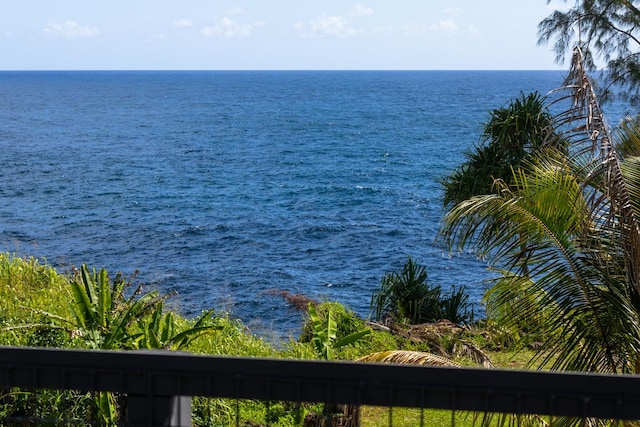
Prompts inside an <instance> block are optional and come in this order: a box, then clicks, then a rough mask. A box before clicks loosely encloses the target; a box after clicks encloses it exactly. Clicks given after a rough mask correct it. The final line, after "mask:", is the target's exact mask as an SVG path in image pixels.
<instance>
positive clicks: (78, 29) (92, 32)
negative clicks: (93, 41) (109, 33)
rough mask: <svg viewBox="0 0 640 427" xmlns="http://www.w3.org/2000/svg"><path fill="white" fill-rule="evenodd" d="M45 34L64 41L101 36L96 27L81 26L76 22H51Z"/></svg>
mask: <svg viewBox="0 0 640 427" xmlns="http://www.w3.org/2000/svg"><path fill="white" fill-rule="evenodd" d="M44 32H45V34H47V35H48V36H50V37H54V38H62V39H79V38H86V37H93V36H97V35H98V34H100V31H98V29H97V28H96V27H91V26H89V25H81V24H78V23H77V22H75V21H65V22H49V23H48V24H47V26H46V27H45V29H44Z"/></svg>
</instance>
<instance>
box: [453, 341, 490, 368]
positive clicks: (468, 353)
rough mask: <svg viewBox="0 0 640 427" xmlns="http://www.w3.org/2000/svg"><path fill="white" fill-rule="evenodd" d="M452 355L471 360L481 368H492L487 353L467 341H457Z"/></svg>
mask: <svg viewBox="0 0 640 427" xmlns="http://www.w3.org/2000/svg"><path fill="white" fill-rule="evenodd" d="M453 353H454V354H455V355H456V356H465V357H468V358H470V359H471V360H473V361H474V362H475V363H477V364H478V365H481V366H482V367H483V368H489V369H491V368H494V365H493V362H492V361H491V358H490V357H489V355H488V354H487V353H485V352H484V351H482V350H481V349H480V347H478V346H477V345H475V344H473V343H472V342H469V341H459V342H457V343H456V344H455V345H454V346H453Z"/></svg>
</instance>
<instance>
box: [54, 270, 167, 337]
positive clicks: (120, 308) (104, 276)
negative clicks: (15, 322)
mask: <svg viewBox="0 0 640 427" xmlns="http://www.w3.org/2000/svg"><path fill="white" fill-rule="evenodd" d="M131 286H132V282H131V280H126V279H125V278H124V277H123V276H122V274H120V273H118V274H117V275H116V277H115V278H114V279H113V280H111V278H110V277H109V275H108V273H107V271H106V270H105V269H104V268H102V269H100V271H96V269H95V268H94V269H93V270H92V271H90V270H89V268H88V267H87V266H86V265H84V264H83V265H82V266H81V268H80V271H79V272H76V274H75V275H74V278H73V280H72V281H71V283H70V289H71V297H72V302H71V311H72V314H73V317H72V318H71V319H64V318H61V317H59V316H52V318H53V319H54V320H59V321H60V322H61V323H62V324H63V325H64V324H66V325H68V326H69V327H71V328H72V332H73V333H74V334H75V335H77V336H78V338H79V339H80V340H82V341H83V342H84V344H85V345H86V346H87V347H88V348H95V349H97V348H100V349H134V348H137V340H138V337H139V336H140V331H138V330H137V329H136V328H135V325H136V323H137V322H140V321H142V319H144V317H146V316H147V315H149V314H150V313H151V312H152V310H154V309H155V308H157V307H158V305H160V303H161V302H162V300H163V299H164V298H166V297H161V296H160V295H159V293H158V292H157V291H151V292H148V293H145V294H142V293H141V290H142V289H141V287H138V288H137V289H136V290H135V291H134V292H132V293H131V295H130V296H128V297H127V296H126V294H127V291H128V290H129V288H130V287H131Z"/></svg>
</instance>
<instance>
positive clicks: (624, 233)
mask: <svg viewBox="0 0 640 427" xmlns="http://www.w3.org/2000/svg"><path fill="white" fill-rule="evenodd" d="M560 93H563V94H564V96H561V97H560V98H559V99H558V101H567V100H569V101H570V107H569V108H568V109H566V110H565V111H564V112H563V113H560V114H559V115H557V116H556V121H557V126H558V128H561V129H564V134H563V135H564V137H565V138H566V139H567V141H568V142H569V150H570V154H569V155H570V156H571V157H572V158H573V159H575V160H577V164H580V165H581V169H582V170H581V171H580V172H581V173H582V174H583V175H584V186H585V189H586V190H587V192H588V193H589V201H590V205H591V209H592V212H594V213H595V212H598V215H597V216H596V217H597V218H598V219H599V221H597V222H595V223H594V225H595V227H597V228H598V229H600V230H605V231H606V232H607V234H608V235H610V236H616V238H617V240H618V241H617V242H612V243H613V245H612V246H614V247H616V246H617V247H618V248H620V249H621V250H622V251H623V252H624V256H623V259H624V260H625V266H624V268H625V276H626V279H627V283H628V284H629V287H630V291H632V292H640V226H639V222H638V217H637V214H636V212H635V211H634V209H633V205H632V198H631V195H630V190H629V188H628V187H627V181H625V179H624V177H623V174H622V170H621V166H620V158H619V154H618V152H617V150H616V147H615V145H614V143H613V138H612V134H611V130H610V127H609V125H608V124H607V122H606V120H605V117H604V114H603V112H602V110H601V109H600V106H599V103H598V99H597V97H596V94H595V90H594V88H593V85H592V83H591V80H590V78H589V76H588V74H587V71H586V69H585V66H584V62H583V57H582V51H581V50H580V48H578V47H576V48H575V49H574V52H573V61H572V65H571V69H570V71H569V74H568V77H567V79H566V80H565V84H564V87H563V88H562V89H561V90H560ZM612 231H613V233H612Z"/></svg>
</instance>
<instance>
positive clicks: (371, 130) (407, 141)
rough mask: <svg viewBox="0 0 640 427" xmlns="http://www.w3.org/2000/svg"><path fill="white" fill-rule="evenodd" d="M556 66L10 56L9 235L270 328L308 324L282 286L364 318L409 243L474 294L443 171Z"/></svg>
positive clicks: (3, 151) (58, 262) (4, 225)
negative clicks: (66, 64) (129, 66)
mask: <svg viewBox="0 0 640 427" xmlns="http://www.w3.org/2000/svg"><path fill="white" fill-rule="evenodd" d="M563 77H564V74H563V73H562V72H560V71H531V72H528V71H426V72H373V71H372V72H362V71H358V72H346V71H345V72H310V71H305V72H302V71H300V72H259V71H252V72H0V178H1V182H2V185H0V250H1V251H8V252H17V253H18V254H20V255H32V256H35V257H38V258H43V259H45V260H46V261H47V262H49V263H51V264H53V265H54V266H57V267H59V268H61V269H63V270H64V269H65V268H68V267H69V266H70V265H71V264H74V265H79V264H81V263H86V264H89V265H91V266H97V267H105V268H107V270H109V271H110V272H113V273H115V272H116V271H122V272H124V273H125V274H131V273H132V272H134V271H135V270H136V269H138V270H140V273H139V275H138V276H137V279H138V281H141V282H144V283H148V284H149V287H151V288H158V289H160V290H162V291H170V290H175V291H177V292H178V296H177V297H176V298H174V304H175V305H176V306H177V308H178V309H179V310H180V311H181V312H182V313H184V314H186V315H189V316H190V315H195V314H197V313H199V312H200V311H201V310H203V309H206V308H210V307H214V308H216V309H217V310H218V311H230V312H231V313H232V314H233V315H235V316H238V317H240V318H241V319H242V320H243V321H244V322H246V323H247V324H248V325H249V326H250V327H251V328H253V329H254V330H255V331H257V332H258V333H265V331H269V330H275V331H277V332H276V334H279V335H288V334H291V335H293V336H296V335H297V333H298V332H299V329H298V328H299V325H300V320H301V318H302V315H301V314H300V313H297V312H295V311H292V310H291V309H290V308H288V306H287V304H286V302H285V301H284V300H282V299H281V298H279V297H277V296H273V295H271V293H270V291H272V290H286V291H289V292H292V293H297V292H299V293H302V294H305V295H307V296H310V297H313V298H318V299H328V300H336V301H340V302H342V303H344V304H346V305H347V306H349V307H351V308H352V309H353V310H355V311H356V312H357V313H359V314H361V315H362V316H367V315H368V314H369V303H370V299H371V295H372V293H373V292H374V290H375V289H376V288H377V286H378V285H379V283H380V279H381V278H382V276H383V274H384V273H385V272H388V271H392V270H398V269H400V268H401V267H402V265H403V264H404V262H405V261H406V259H407V256H409V255H410V256H412V257H413V258H414V259H416V260H417V261H418V262H420V263H422V264H424V265H426V267H427V272H428V274H429V280H430V283H432V284H439V285H441V286H443V288H444V289H445V290H448V289H449V288H450V287H451V285H456V286H461V285H464V286H465V287H466V289H467V291H468V292H469V293H470V295H471V299H472V300H473V302H474V303H475V304H479V302H480V300H481V297H482V293H483V291H484V289H485V285H484V284H483V280H485V279H486V278H488V277H489V273H488V272H487V270H486V265H485V263H483V262H482V261H479V260H477V259H475V257H474V256H473V255H472V254H460V255H454V256H451V255H450V254H449V253H448V252H447V250H446V249H444V248H442V247H441V246H439V245H437V244H434V238H435V237H436V233H437V230H438V227H439V221H440V218H441V216H442V213H443V210H442V204H441V199H440V197H441V189H440V186H439V184H438V179H439V178H441V177H442V176H444V175H446V174H447V173H449V172H450V171H451V170H452V169H453V168H454V167H455V166H456V165H457V164H459V163H460V162H461V161H462V160H463V152H464V151H465V150H469V149H471V148H472V147H473V145H474V144H475V143H477V142H478V139H479V134H480V129H481V123H482V122H483V121H485V120H486V119H487V117H488V112H489V111H490V110H491V109H493V108H497V107H501V106H503V105H505V104H506V103H507V101H508V100H509V99H511V98H514V97H516V96H518V94H519V93H520V92H521V91H522V92H525V93H526V92H529V91H533V90H537V91H540V92H542V93H546V92H548V91H550V90H552V89H554V88H557V87H559V86H560V85H561V83H562V79H563ZM477 311H479V312H481V311H482V308H481V307H480V306H478V307H477Z"/></svg>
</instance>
